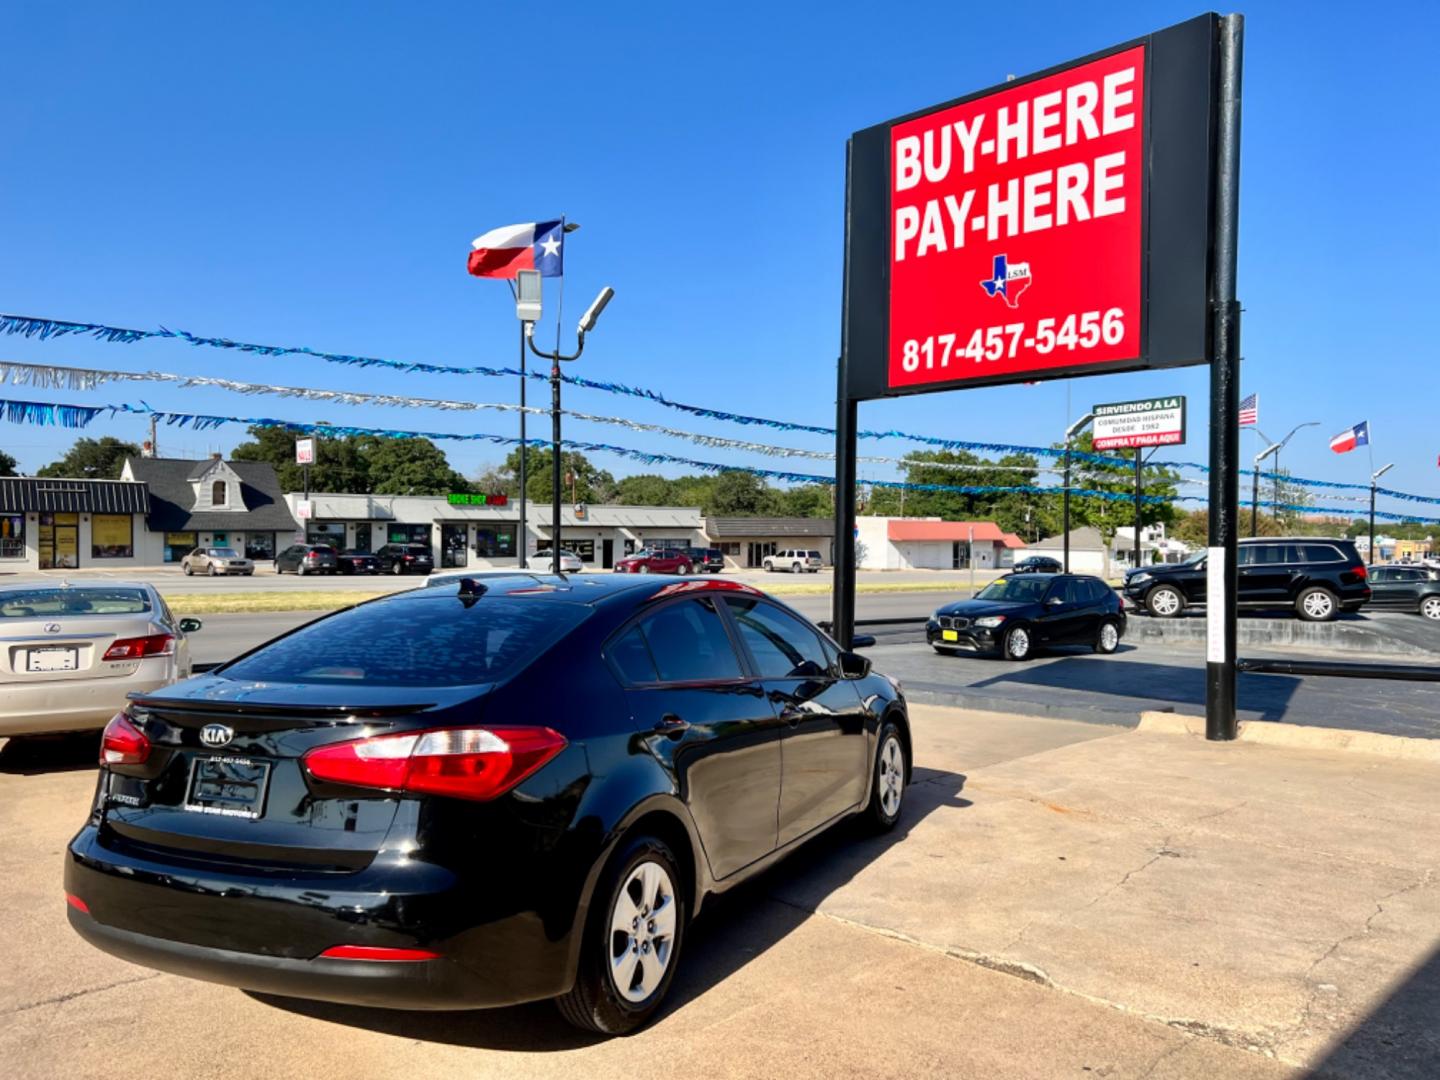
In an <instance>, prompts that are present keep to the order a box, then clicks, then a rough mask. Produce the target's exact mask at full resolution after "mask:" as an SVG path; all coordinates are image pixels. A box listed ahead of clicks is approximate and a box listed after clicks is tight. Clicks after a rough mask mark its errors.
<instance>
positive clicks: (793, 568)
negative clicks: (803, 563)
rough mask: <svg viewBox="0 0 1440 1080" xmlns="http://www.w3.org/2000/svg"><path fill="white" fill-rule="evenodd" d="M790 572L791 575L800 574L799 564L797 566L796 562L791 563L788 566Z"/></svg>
mask: <svg viewBox="0 0 1440 1080" xmlns="http://www.w3.org/2000/svg"><path fill="white" fill-rule="evenodd" d="M790 572H791V573H792V574H798V573H799V572H800V564H799V563H798V562H797V563H791V564H790Z"/></svg>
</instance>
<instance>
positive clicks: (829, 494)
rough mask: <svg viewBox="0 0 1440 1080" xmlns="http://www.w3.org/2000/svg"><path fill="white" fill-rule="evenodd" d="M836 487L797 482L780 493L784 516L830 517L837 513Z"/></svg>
mask: <svg viewBox="0 0 1440 1080" xmlns="http://www.w3.org/2000/svg"><path fill="white" fill-rule="evenodd" d="M834 490H835V489H834V488H832V487H831V486H830V485H829V484H797V485H796V486H795V487H792V488H787V489H786V490H785V491H781V492H779V493H778V497H779V502H780V509H779V513H780V514H781V515H782V516H784V517H809V518H828V517H833V516H834V515H835V496H834Z"/></svg>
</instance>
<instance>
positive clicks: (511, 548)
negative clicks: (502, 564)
mask: <svg viewBox="0 0 1440 1080" xmlns="http://www.w3.org/2000/svg"><path fill="white" fill-rule="evenodd" d="M475 554H476V555H478V556H479V557H480V558H482V559H505V558H513V557H514V555H515V526H514V525H480V526H477V527H476V529H475Z"/></svg>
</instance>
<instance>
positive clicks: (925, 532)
mask: <svg viewBox="0 0 1440 1080" xmlns="http://www.w3.org/2000/svg"><path fill="white" fill-rule="evenodd" d="M855 530H856V531H855V563H856V565H857V566H858V567H859V568H860V569H862V570H916V569H923V570H963V569H966V568H967V567H969V566H970V565H971V563H972V562H973V563H974V565H975V567H976V568H977V569H982V570H987V569H995V570H999V569H1004V568H1005V567H1007V566H1011V565H1013V563H1014V556H1015V552H1016V550H1018V549H1019V548H1021V547H1023V546H1024V541H1023V540H1021V539H1020V537H1018V536H1016V535H1015V534H1014V533H1007V532H1005V531H1004V530H1002V529H1001V528H1000V526H998V525H996V524H995V523H994V522H993V521H944V520H942V519H940V518H898V517H858V518H856V519H855Z"/></svg>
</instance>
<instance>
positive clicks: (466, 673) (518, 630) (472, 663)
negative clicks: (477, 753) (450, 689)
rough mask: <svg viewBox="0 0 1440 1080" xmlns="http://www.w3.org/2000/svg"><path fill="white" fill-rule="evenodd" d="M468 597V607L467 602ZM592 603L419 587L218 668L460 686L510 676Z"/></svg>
mask: <svg viewBox="0 0 1440 1080" xmlns="http://www.w3.org/2000/svg"><path fill="white" fill-rule="evenodd" d="M467 604H468V606H467ZM590 611H591V609H590V608H589V607H587V606H585V605H584V604H572V603H566V602H564V601H556V600H551V599H534V598H524V597H514V598H510V597H504V596H482V597H480V598H479V599H478V600H473V601H466V600H462V599H460V598H459V597H456V596H442V595H438V594H437V593H436V592H434V591H431V590H423V591H422V592H420V593H417V594H415V595H414V596H407V597H404V598H401V599H398V600H395V601H382V602H380V603H374V604H364V605H361V606H360V607H356V608H352V609H350V610H349V611H342V612H339V613H338V614H335V615H332V616H330V617H329V618H328V619H322V620H321V621H319V622H316V623H312V624H311V625H309V626H306V627H302V628H301V629H299V630H297V631H295V632H294V633H293V634H288V635H286V636H285V637H283V638H280V639H278V640H276V641H274V642H271V643H270V644H269V645H265V646H262V647H261V648H260V649H259V651H257V652H255V653H252V654H251V655H249V656H246V657H242V658H241V659H239V660H237V661H235V662H234V663H233V664H229V665H227V666H226V667H223V668H220V669H219V671H218V672H217V673H218V674H221V675H224V676H225V677H226V678H230V679H244V680H252V679H253V680H255V681H257V682H299V683H324V684H327V685H354V684H358V683H366V684H369V685H371V686H467V685H471V684H478V683H488V682H496V681H499V680H501V679H505V678H508V677H510V676H511V675H514V674H515V673H516V672H518V671H520V670H521V669H523V668H524V667H525V665H526V664H528V663H529V662H530V661H531V660H532V659H534V658H535V657H537V656H539V655H540V654H541V653H542V652H544V651H545V650H546V649H548V648H549V647H550V646H551V645H553V644H554V643H555V642H556V641H558V640H559V639H560V638H561V637H563V636H564V635H565V634H567V633H568V632H569V631H571V630H573V629H574V628H575V627H577V626H579V625H580V623H582V622H584V620H585V619H586V617H588V616H589V614H590Z"/></svg>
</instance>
